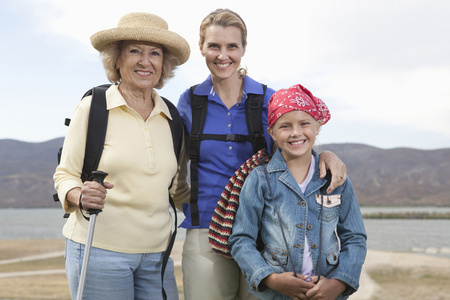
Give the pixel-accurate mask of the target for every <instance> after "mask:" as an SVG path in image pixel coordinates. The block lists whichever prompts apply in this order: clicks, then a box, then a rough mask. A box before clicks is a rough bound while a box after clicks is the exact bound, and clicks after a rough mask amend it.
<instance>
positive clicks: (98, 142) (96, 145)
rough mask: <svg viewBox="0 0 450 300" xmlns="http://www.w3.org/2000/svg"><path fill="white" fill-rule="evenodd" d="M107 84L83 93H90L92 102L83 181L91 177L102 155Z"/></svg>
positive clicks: (106, 112)
mask: <svg viewBox="0 0 450 300" xmlns="http://www.w3.org/2000/svg"><path fill="white" fill-rule="evenodd" d="M109 86H110V85H102V86H98V87H94V88H93V89H92V90H90V91H88V92H87V93H86V94H85V96H88V95H89V94H90V93H92V102H91V108H90V111H89V120H88V129H87V135H86V148H85V154H84V163H83V171H82V173H81V180H82V181H83V182H84V181H86V180H89V179H90V178H91V176H92V171H95V170H97V168H98V164H99V162H100V158H101V156H102V152H103V147H104V144H105V137H106V128H107V126H108V114H109V112H108V110H107V109H106V90H107V89H108V88H109ZM85 96H83V97H85Z"/></svg>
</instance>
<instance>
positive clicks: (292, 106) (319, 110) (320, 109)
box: [268, 84, 331, 127]
mask: <svg viewBox="0 0 450 300" xmlns="http://www.w3.org/2000/svg"><path fill="white" fill-rule="evenodd" d="M268 106H269V120H268V122H269V127H272V126H273V124H275V122H276V121H277V120H278V119H279V118H280V117H281V116H282V115H284V114H285V113H288V112H291V111H293V110H301V111H304V112H307V113H308V114H310V115H311V116H312V117H313V118H314V119H316V120H317V121H321V122H322V125H324V124H325V123H327V122H328V120H330V118H331V115H330V111H329V110H328V107H327V106H326V104H325V103H324V102H323V101H322V100H320V99H319V98H316V97H314V96H313V94H311V92H310V91H309V90H308V89H306V88H305V87H303V86H301V85H300V84H297V85H294V86H292V87H290V88H288V89H281V90H279V91H277V92H276V93H274V94H273V95H272V97H271V98H270V101H269V105H268Z"/></svg>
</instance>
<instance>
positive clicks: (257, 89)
mask: <svg viewBox="0 0 450 300" xmlns="http://www.w3.org/2000/svg"><path fill="white" fill-rule="evenodd" d="M194 94H196V95H199V96H211V97H214V95H215V92H214V88H213V85H212V82H211V75H208V78H206V80H205V81H203V82H202V83H200V84H199V85H198V86H197V87H196V88H195V90H194ZM244 94H260V95H262V94H263V88H262V86H261V84H260V83H259V82H257V81H255V80H253V79H252V78H250V77H249V76H246V77H245V78H244Z"/></svg>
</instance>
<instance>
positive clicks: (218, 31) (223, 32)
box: [200, 25, 245, 80]
mask: <svg viewBox="0 0 450 300" xmlns="http://www.w3.org/2000/svg"><path fill="white" fill-rule="evenodd" d="M200 51H201V52H202V55H203V56H204V57H205V60H206V65H207V66H208V69H209V71H210V72H211V76H212V78H213V80H226V79H228V78H230V77H231V76H236V72H237V69H238V68H239V65H240V63H241V58H242V57H243V56H244V54H245V47H244V46H243V45H242V36H241V30H240V29H239V28H237V27H235V26H227V27H223V26H220V25H211V26H208V27H207V28H206V30H205V39H204V42H203V44H201V45H200Z"/></svg>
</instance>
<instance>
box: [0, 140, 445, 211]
mask: <svg viewBox="0 0 450 300" xmlns="http://www.w3.org/2000/svg"><path fill="white" fill-rule="evenodd" d="M62 144H63V138H58V139H54V140H50V141H47V142H43V143H27V142H20V141H15V140H0V208H39V207H55V208H57V207H60V204H59V203H54V202H53V200H52V195H53V194H54V189H53V180H52V176H53V172H54V171H55V167H56V164H57V163H56V161H57V159H56V156H57V151H58V149H59V147H61V145H62ZM322 150H330V151H333V152H334V153H336V154H337V155H338V156H339V157H340V158H341V159H342V160H343V161H344V162H345V164H346V166H347V171H348V175H349V177H350V179H351V181H352V183H353V185H354V187H355V190H356V194H357V197H358V200H359V202H360V204H361V205H366V206H368V205H370V206H375V205H387V206H389V205H395V206H398V205H405V206H417V205H434V206H450V177H449V174H450V149H439V150H417V149H410V148H396V149H388V150H385V149H379V148H375V147H371V146H367V145H362V144H326V145H322V146H320V151H322Z"/></svg>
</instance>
